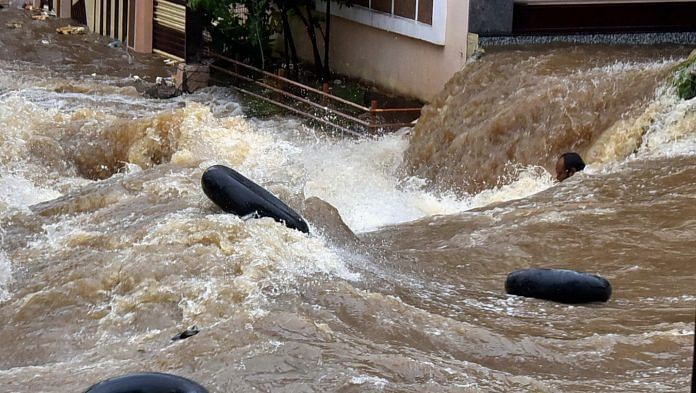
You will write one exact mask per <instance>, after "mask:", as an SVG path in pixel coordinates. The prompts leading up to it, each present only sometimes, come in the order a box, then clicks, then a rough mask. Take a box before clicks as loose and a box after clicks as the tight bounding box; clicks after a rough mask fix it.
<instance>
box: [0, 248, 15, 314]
mask: <svg viewBox="0 0 696 393" xmlns="http://www.w3.org/2000/svg"><path fill="white" fill-rule="evenodd" d="M11 282H12V263H11V261H10V258H8V256H7V253H5V251H3V250H0V303H2V302H4V301H6V300H7V299H9V297H10V292H9V290H8V288H7V287H8V286H9V284H10V283H11Z"/></svg>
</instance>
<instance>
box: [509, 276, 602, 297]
mask: <svg viewBox="0 0 696 393" xmlns="http://www.w3.org/2000/svg"><path fill="white" fill-rule="evenodd" d="M505 291H506V292H507V293H509V294H510V295H518V296H525V297H533V298H537V299H545V300H552V301H555V302H560V303H567V304H580V303H591V302H606V301H607V300H609V297H611V284H610V283H609V281H607V280H606V279H605V278H603V277H600V276H597V275H594V274H588V273H581V272H577V271H574V270H565V269H523V270H517V271H514V272H512V273H510V274H509V275H508V276H507V280H505Z"/></svg>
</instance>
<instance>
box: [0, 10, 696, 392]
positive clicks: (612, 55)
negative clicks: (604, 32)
mask: <svg viewBox="0 0 696 393" xmlns="http://www.w3.org/2000/svg"><path fill="white" fill-rule="evenodd" d="M21 18H24V19H22V20H23V21H24V23H25V26H24V27H23V28H22V29H17V30H10V29H7V28H6V27H5V23H7V22H8V21H10V20H13V19H21ZM0 21H1V22H2V23H1V24H0V29H3V30H2V33H1V34H0V55H2V56H0V125H1V126H2V131H1V132H0V320H2V321H3V322H2V324H0V337H1V338H2V341H1V342H0V391H3V392H80V391H84V390H85V389H86V388H87V387H89V386H90V385H91V384H93V383H95V382H97V381H100V380H102V379H105V378H108V377H113V376H116V375H121V374H125V373H129V372H138V371H163V372H170V373H174V374H178V375H182V376H186V377H188V378H191V379H193V380H196V381H198V382H199V383H201V384H202V385H204V386H206V387H207V388H208V389H209V390H210V391H211V392H249V391H266V392H617V391H621V392H658V391H659V392H687V391H689V383H690V376H691V367H692V351H693V337H694V313H695V309H696V248H694V244H695V243H694V241H695V240H696V182H695V181H694V180H695V179H696V99H692V100H690V101H682V100H679V99H678V98H677V97H676V96H675V94H674V91H673V90H672V88H671V85H670V77H671V74H672V70H671V68H672V67H673V66H674V65H675V64H677V63H678V62H679V61H680V60H682V59H683V58H685V57H686V55H688V53H689V51H690V49H691V48H686V47H665V46H661V47H654V46H642V47H627V46H623V47H611V46H604V47H590V46H562V45H557V46H547V47H536V48H515V49H505V50H498V51H493V52H490V53H487V54H486V55H484V57H483V58H482V59H480V60H479V61H478V62H477V63H474V64H473V65H472V66H471V67H468V68H467V69H466V70H464V71H463V72H461V73H459V74H458V75H456V76H455V77H454V78H453V79H452V81H451V82H450V83H449V84H448V85H447V87H446V88H445V90H444V91H443V92H442V93H441V94H440V95H439V96H438V97H436V99H435V100H433V103H432V105H431V106H429V107H427V108H425V109H424V112H423V116H422V119H421V121H420V122H419V124H418V126H417V127H416V129H415V130H413V131H411V132H410V133H409V132H405V131H402V132H398V133H394V134H387V135H384V136H381V137H377V138H372V139H365V140H355V139H346V138H342V137H340V136H332V135H329V134H328V133H326V132H324V131H321V130H314V129H311V128H308V127H306V126H303V125H302V124H301V123H300V122H298V121H297V120H296V119H293V118H277V119H273V120H266V121H261V120H256V119H252V118H247V117H245V116H244V108H242V107H241V106H240V105H239V104H238V103H237V100H236V98H235V96H234V95H232V94H231V93H230V92H229V91H227V90H225V89H221V88H209V89H207V90H205V91H202V92H199V93H196V94H193V95H188V96H185V97H179V98H175V99H171V100H165V101H156V100H149V99H146V98H143V97H142V96H141V94H140V93H139V91H141V90H142V86H143V82H142V79H146V80H149V81H152V80H153V79H154V78H155V77H156V76H166V75H167V74H166V73H167V69H166V68H164V67H163V66H162V60H161V59H159V58H156V57H140V56H135V55H133V54H132V53H127V52H126V51H125V50H124V49H111V48H108V47H107V46H106V44H107V43H108V40H107V39H103V38H99V37H95V36H91V35H87V36H74V37H63V36H57V35H56V34H55V33H54V32H53V29H54V28H55V27H56V26H58V25H59V22H57V21H49V22H32V21H29V20H28V19H26V18H25V17H23V16H22V14H20V13H18V12H16V11H3V12H0ZM42 41H45V42H47V43H44V42H42ZM135 76H137V77H138V78H136V77H135ZM570 149H573V150H577V151H579V152H580V153H582V154H583V156H585V157H586V158H587V161H588V163H589V166H588V167H587V169H586V170H585V171H584V172H582V173H579V174H577V175H575V176H573V177H572V178H570V179H568V180H567V181H565V182H563V183H561V184H557V183H555V182H554V181H553V179H552V175H551V173H550V172H549V170H550V169H552V167H553V164H554V163H553V161H554V158H555V157H556V156H557V155H558V154H560V153H561V152H563V151H566V150H570ZM214 164H226V165H229V166H231V167H234V168H236V169H237V170H239V171H240V172H242V173H244V174H245V175H247V176H248V177H250V178H251V179H253V180H255V181H257V182H258V183H259V184H261V185H263V186H264V187H266V188H268V189H269V190H270V191H272V192H273V193H274V194H276V195H278V196H279V197H280V198H281V199H283V200H285V201H287V202H288V203H289V204H290V205H291V206H292V207H294V208H296V209H297V210H298V211H300V212H302V213H303V214H305V216H306V217H307V219H308V221H309V223H310V229H311V232H312V234H310V235H305V234H303V233H300V232H298V231H293V230H290V229H288V228H286V227H284V226H283V225H280V224H277V223H275V222H274V221H272V220H270V219H260V220H246V221H244V220H242V219H240V218H238V217H236V216H233V215H229V214H224V213H222V212H221V211H220V210H219V209H218V208H217V207H215V205H213V204H212V202H210V201H209V200H208V199H207V198H206V197H205V195H204V194H203V193H202V191H201V188H200V176H201V174H202V172H203V171H204V170H205V169H206V168H207V167H208V166H210V165H214ZM310 197H318V198H321V199H322V200H324V201H326V202H328V203H329V204H330V205H331V206H333V207H335V208H336V209H337V210H338V213H339V214H340V218H342V220H343V221H344V222H345V224H346V225H347V226H348V227H349V228H350V229H351V230H352V231H353V232H355V233H356V234H357V238H355V237H353V236H352V234H351V233H350V232H348V231H347V230H346V229H345V228H344V227H343V226H342V223H341V221H340V219H339V217H338V216H337V215H336V214H335V212H332V208H331V206H329V205H326V204H323V203H322V202H320V201H317V200H316V199H308V198H310ZM341 228H343V229H341ZM526 267H554V268H569V269H576V270H581V271H587V272H591V273H596V274H600V275H602V276H604V277H606V278H607V279H609V280H610V281H611V283H612V286H613V290H614V292H613V295H612V298H611V299H610V300H609V301H608V302H607V303H604V304H591V305H581V306H569V305H563V304H557V303H553V302H547V301H541V300H536V299H528V298H520V297H516V296H509V295H506V294H505V291H504V281H505V277H506V275H507V274H508V273H509V272H511V271H513V270H515V269H520V268H526ZM193 325H196V326H197V327H198V329H200V333H199V334H198V335H195V336H193V337H190V338H188V339H186V340H180V341H172V340H171V338H172V337H173V336H175V335H176V334H178V333H180V332H181V331H183V330H185V329H187V328H189V327H191V326H193Z"/></svg>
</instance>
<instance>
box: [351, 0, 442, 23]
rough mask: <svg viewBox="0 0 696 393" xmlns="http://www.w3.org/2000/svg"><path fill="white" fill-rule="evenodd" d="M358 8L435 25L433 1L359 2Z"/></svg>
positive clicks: (378, 0)
mask: <svg viewBox="0 0 696 393" xmlns="http://www.w3.org/2000/svg"><path fill="white" fill-rule="evenodd" d="M354 4H355V5H356V6H360V7H365V8H369V9H371V10H374V11H379V12H384V13H386V14H390V15H394V16H399V17H402V18H407V19H412V20H416V21H418V22H421V23H426V24H429V25H432V24H433V0H357V1H355V2H354Z"/></svg>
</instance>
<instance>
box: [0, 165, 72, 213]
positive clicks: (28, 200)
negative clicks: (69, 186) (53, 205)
mask: <svg viewBox="0 0 696 393" xmlns="http://www.w3.org/2000/svg"><path fill="white" fill-rule="evenodd" d="M59 196H61V193H59V192H57V191H54V190H51V189H48V188H42V187H37V186H35V185H34V184H33V183H32V182H30V181H29V180H27V179H25V178H23V177H21V176H17V175H9V174H2V173H0V201H2V202H4V203H5V204H7V205H8V206H10V207H15V208H26V207H28V206H31V205H34V204H36V203H40V202H44V201H49V200H51V199H55V198H58V197H59Z"/></svg>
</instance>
